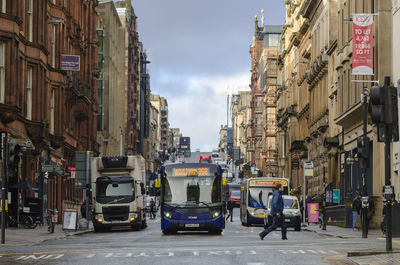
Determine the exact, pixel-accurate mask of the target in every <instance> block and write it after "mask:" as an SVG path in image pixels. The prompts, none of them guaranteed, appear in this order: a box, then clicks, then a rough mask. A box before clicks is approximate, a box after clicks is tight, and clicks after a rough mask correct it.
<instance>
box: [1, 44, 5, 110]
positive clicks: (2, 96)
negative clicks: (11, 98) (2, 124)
mask: <svg viewBox="0 0 400 265" xmlns="http://www.w3.org/2000/svg"><path fill="white" fill-rule="evenodd" d="M5 46H6V45H5V43H4V42H0V103H4V95H5V93H4V91H5V78H4V64H5V63H4V61H5V58H4V56H5V53H4V50H5Z"/></svg>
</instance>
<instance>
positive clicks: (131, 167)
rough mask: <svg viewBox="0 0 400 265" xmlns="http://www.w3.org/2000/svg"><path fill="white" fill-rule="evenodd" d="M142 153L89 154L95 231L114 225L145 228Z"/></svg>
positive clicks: (109, 228) (107, 228)
mask: <svg viewBox="0 0 400 265" xmlns="http://www.w3.org/2000/svg"><path fill="white" fill-rule="evenodd" d="M143 163H144V159H143V158H142V156H138V155H136V156H112V157H111V156H110V157H93V158H92V159H91V161H90V164H91V165H90V166H91V185H92V203H93V215H92V216H93V226H94V229H95V231H96V232H100V231H105V230H111V229H112V228H114V227H129V228H131V229H133V230H140V229H143V228H145V227H146V213H145V205H144V197H145V186H144V180H145V176H144V170H143Z"/></svg>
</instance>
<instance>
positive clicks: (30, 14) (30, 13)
mask: <svg viewBox="0 0 400 265" xmlns="http://www.w3.org/2000/svg"><path fill="white" fill-rule="evenodd" d="M27 6H28V9H27V11H26V23H27V27H26V31H27V34H26V38H27V39H28V41H32V40H33V38H32V35H33V0H27Z"/></svg>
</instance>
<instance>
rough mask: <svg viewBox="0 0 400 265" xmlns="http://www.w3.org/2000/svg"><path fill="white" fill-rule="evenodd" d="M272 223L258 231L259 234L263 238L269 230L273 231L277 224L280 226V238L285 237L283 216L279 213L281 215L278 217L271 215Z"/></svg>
mask: <svg viewBox="0 0 400 265" xmlns="http://www.w3.org/2000/svg"><path fill="white" fill-rule="evenodd" d="M272 218H273V219H272V225H270V226H269V227H268V228H267V229H265V230H264V231H262V232H261V233H260V236H262V237H263V238H264V237H265V236H266V235H268V234H269V233H270V232H272V231H274V230H275V229H276V228H277V227H278V226H281V227H282V238H286V222H285V216H284V215H283V214H281V217H279V218H278V216H277V215H274V216H273V217H272Z"/></svg>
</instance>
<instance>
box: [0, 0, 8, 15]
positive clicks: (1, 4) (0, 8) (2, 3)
mask: <svg viewBox="0 0 400 265" xmlns="http://www.w3.org/2000/svg"><path fill="white" fill-rule="evenodd" d="M6 3H7V0H0V12H1V13H5V12H6Z"/></svg>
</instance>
